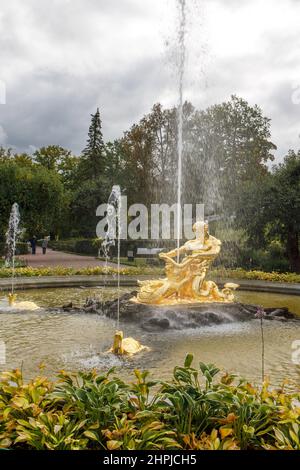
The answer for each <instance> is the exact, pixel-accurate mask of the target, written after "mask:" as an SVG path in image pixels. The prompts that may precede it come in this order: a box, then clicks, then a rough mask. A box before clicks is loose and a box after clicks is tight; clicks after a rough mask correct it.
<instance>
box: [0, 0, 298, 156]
mask: <svg viewBox="0 0 300 470" xmlns="http://www.w3.org/2000/svg"><path fill="white" fill-rule="evenodd" d="M186 3H187V7H188V8H187V38H186V43H187V67H186V75H185V76H186V81H185V98H186V99H190V100H191V101H192V102H193V103H194V104H195V105H196V106H197V107H199V108H205V107H206V106H208V105H210V104H214V103H218V102H221V101H223V100H226V99H228V98H229V97H230V95H231V94H232V93H235V94H237V95H239V96H242V97H243V98H245V99H247V100H248V101H249V102H250V103H251V104H255V103H257V104H258V105H260V106H261V107H262V109H263V112H264V113H265V115H266V116H268V117H270V118H271V119H272V139H273V142H274V143H275V144H276V145H277V146H278V150H277V153H276V156H277V159H278V160H280V159H281V158H282V156H283V155H284V154H285V152H286V151H287V150H288V149H289V148H291V147H292V148H296V149H298V148H300V145H299V144H300V137H299V135H300V119H299V117H300V22H299V18H300V1H298V0H281V1H278V0H186ZM176 4H177V0H51V1H48V2H46V0H43V1H42V0H9V1H7V0H0V54H1V69H0V103H2V104H0V145H1V144H2V145H5V146H11V147H13V148H15V149H16V150H18V151H19V150H22V151H29V152H30V151H32V150H34V149H35V148H36V147H40V146H42V145H48V144H59V145H62V146H65V147H67V148H70V149H72V151H73V152H74V153H77V154H78V153H79V152H80V151H81V150H82V148H83V147H84V145H85V140H86V135H87V129H88V125H89V120H90V113H92V112H94V111H95V109H96V107H97V106H99V108H100V111H101V116H102V120H103V132H104V138H105V140H109V139H113V138H117V137H120V136H121V135H122V133H123V131H124V130H126V129H128V128H129V127H130V125H131V124H132V123H134V122H136V121H137V120H139V119H140V118H141V117H142V116H143V114H145V113H147V112H148V111H149V110H150V108H151V107H152V105H153V104H154V103H155V102H159V101H160V102H162V103H163V104H164V105H165V106H172V105H174V104H176V102H177V91H176V90H177V81H176V51H177V49H176V38H177V30H178V17H177V13H178V11H177V7H176ZM4 88H6V104H3V101H4Z"/></svg>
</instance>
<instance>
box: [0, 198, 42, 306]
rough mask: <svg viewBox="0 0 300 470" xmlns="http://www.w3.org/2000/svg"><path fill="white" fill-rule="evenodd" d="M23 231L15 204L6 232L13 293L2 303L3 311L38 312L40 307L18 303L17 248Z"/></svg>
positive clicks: (7, 261)
mask: <svg viewBox="0 0 300 470" xmlns="http://www.w3.org/2000/svg"><path fill="white" fill-rule="evenodd" d="M21 233H22V230H21V229H20V211H19V205H18V204H17V203H16V202H15V203H14V204H13V205H12V208H11V212H10V216H9V222H8V230H7V232H6V259H5V265H6V267H11V291H10V292H9V294H8V296H7V300H6V299H4V300H2V301H1V303H0V308H1V310H4V311H5V310H7V309H8V310H24V311H25V310H37V309H39V307H38V306H37V305H36V304H35V303H34V302H29V301H27V302H17V301H16V297H17V296H16V293H15V274H16V272H15V267H16V247H17V242H18V239H19V236H20V234H21Z"/></svg>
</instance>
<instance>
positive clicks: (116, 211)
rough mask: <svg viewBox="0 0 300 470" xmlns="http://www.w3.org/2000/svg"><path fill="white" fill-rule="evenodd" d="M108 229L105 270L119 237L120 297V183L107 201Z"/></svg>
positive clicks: (104, 248) (105, 241)
mask: <svg viewBox="0 0 300 470" xmlns="http://www.w3.org/2000/svg"><path fill="white" fill-rule="evenodd" d="M106 221H107V230H106V232H105V237H104V240H103V242H102V250H103V253H104V256H105V272H106V274H107V271H108V259H109V252H110V249H111V247H112V246H115V243H116V239H117V291H118V299H119V297H120V250H121V188H120V186H119V185H114V186H113V187H112V190H111V193H110V196H109V198H108V201H107V213H106ZM117 308H118V312H117V328H119V322H120V303H119V300H118V307H117Z"/></svg>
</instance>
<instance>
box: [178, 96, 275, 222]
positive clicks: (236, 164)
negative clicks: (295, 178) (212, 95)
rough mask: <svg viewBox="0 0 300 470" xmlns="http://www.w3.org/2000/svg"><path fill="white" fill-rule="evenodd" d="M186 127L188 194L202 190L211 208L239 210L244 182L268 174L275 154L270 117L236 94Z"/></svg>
mask: <svg viewBox="0 0 300 470" xmlns="http://www.w3.org/2000/svg"><path fill="white" fill-rule="evenodd" d="M184 132H185V136H184V141H185V150H184V151H185V163H186V165H185V168H186V171H185V178H184V179H185V181H186V183H187V187H186V190H185V191H187V192H188V196H186V199H188V200H189V201H190V202H191V200H193V199H194V198H195V196H196V195H197V193H198V194H199V191H200V194H201V193H202V195H203V196H202V197H203V202H204V203H205V205H206V207H209V206H211V208H210V210H211V211H217V212H218V211H219V212H223V211H224V210H226V212H229V213H231V214H232V213H234V211H235V209H236V204H237V203H238V199H239V194H240V192H241V190H242V188H243V185H245V184H246V182H247V181H251V180H253V179H254V178H258V177H259V176H260V175H265V174H266V173H267V171H268V170H267V165H266V163H267V162H268V161H271V160H273V159H274V156H273V154H272V151H273V150H274V149H276V146H275V145H274V144H273V143H272V142H271V141H270V135H271V134H270V119H268V118H267V117H265V116H263V113H262V110H261V109H260V108H259V107H258V106H257V105H255V106H253V107H252V106H250V105H249V104H248V103H247V101H245V100H243V99H242V98H239V97H237V96H234V95H233V96H232V97H231V99H230V100H229V101H227V102H224V103H221V104H218V105H214V106H211V107H210V108H208V109H207V110H205V111H195V112H194V113H193V114H192V115H189V119H188V121H187V122H185V127H184Z"/></svg>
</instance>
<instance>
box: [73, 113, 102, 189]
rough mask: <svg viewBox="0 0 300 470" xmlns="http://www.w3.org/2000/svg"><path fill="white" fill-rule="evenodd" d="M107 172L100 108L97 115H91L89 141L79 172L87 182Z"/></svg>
mask: <svg viewBox="0 0 300 470" xmlns="http://www.w3.org/2000/svg"><path fill="white" fill-rule="evenodd" d="M104 170H105V147H104V142H103V136H102V125H101V119H100V112H99V108H97V111H96V113H95V114H91V124H90V127H89V132H88V140H87V145H86V147H85V149H84V150H83V152H82V158H81V160H80V164H79V168H78V172H79V175H80V176H81V177H82V178H83V179H84V180H85V181H86V180H91V179H96V178H99V177H100V176H102V175H103V173H104Z"/></svg>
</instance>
